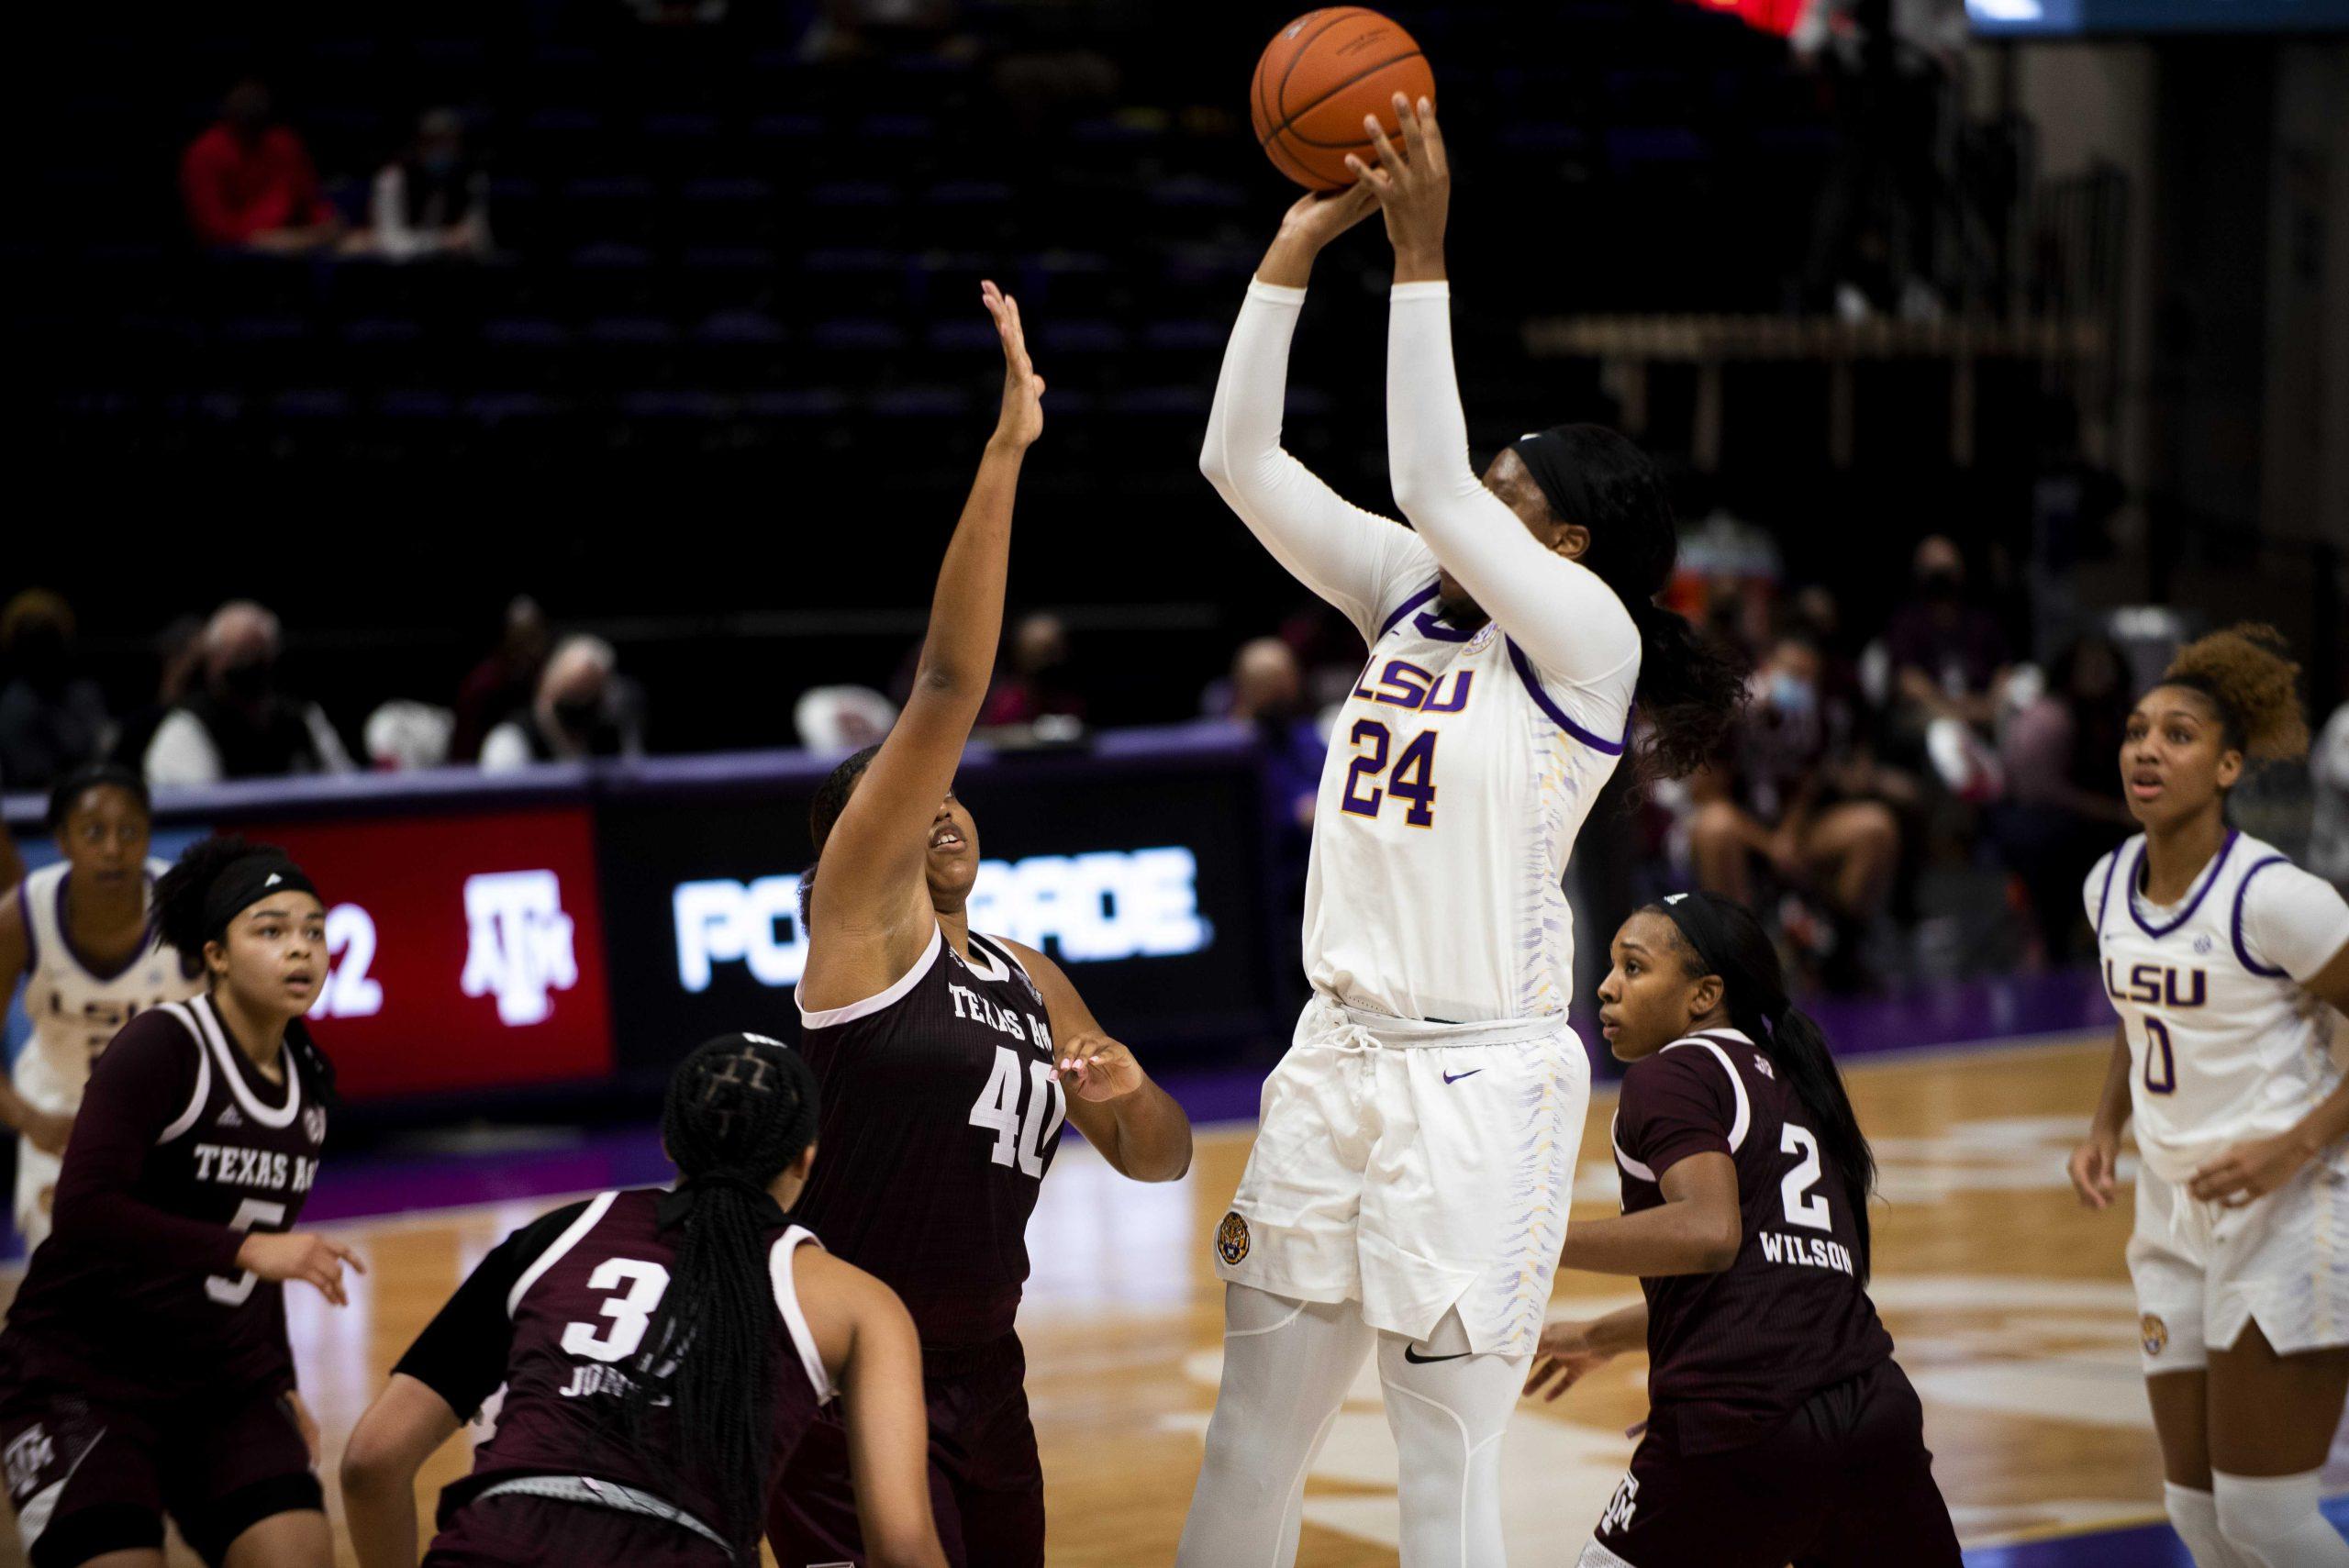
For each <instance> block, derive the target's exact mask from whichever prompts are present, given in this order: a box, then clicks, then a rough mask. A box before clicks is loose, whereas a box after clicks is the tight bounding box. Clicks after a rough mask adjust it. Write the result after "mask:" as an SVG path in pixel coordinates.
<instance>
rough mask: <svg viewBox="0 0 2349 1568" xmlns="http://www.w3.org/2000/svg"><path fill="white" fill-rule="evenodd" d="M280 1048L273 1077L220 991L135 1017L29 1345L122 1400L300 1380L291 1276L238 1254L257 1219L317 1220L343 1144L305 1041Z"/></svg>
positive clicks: (70, 1166) (24, 1338) (110, 1074)
mask: <svg viewBox="0 0 2349 1568" xmlns="http://www.w3.org/2000/svg"><path fill="white" fill-rule="evenodd" d="M304 1027H305V1026H304V1024H303V1023H302V1021H301V1020H300V1019H298V1018H297V1019H295V1020H294V1022H293V1023H292V1024H290V1025H289V1026H288V1030H289V1032H292V1031H295V1030H300V1029H303V1028H304ZM279 1061H280V1062H282V1063H283V1065H284V1082H283V1083H277V1084H273V1083H271V1082H270V1081H269V1080H268V1079H267V1078H265V1077H263V1076H262V1073H261V1071H260V1069H258V1068H257V1067H255V1066H254V1065H253V1062H252V1060H251V1058H250V1057H248V1056H247V1055H246V1054H245V1052H244V1051H243V1049H242V1048H241V1047H239V1045H238V1044H237V1043H236V1042H235V1041H234V1040H231V1039H230V1038H229V1036H228V1031H227V1029H225V1028H224V1027H223V1025H222V1022H221V1019H220V1016H219V1014H218V1013H217V1011H216V1010H215V1009H214V1007H213V1006H212V1002H211V999H210V998H209V997H207V996H198V997H196V998H195V999H194V1000H193V1001H188V1002H174V1003H171V1004H169V1005H167V1006H161V1007H158V1008H155V1009H154V1010H152V1011H150V1012H145V1013H141V1014H140V1015H139V1016H138V1017H137V1018H133V1019H131V1021H130V1022H129V1023H128V1024H127V1025H125V1026H124V1027H123V1030H122V1032H121V1033H120V1034H118V1035H117V1036H116V1037H115V1039H114V1043H113V1044H111V1045H109V1046H108V1047H107V1048H106V1051H104V1052H103V1053H102V1054H101V1055H100V1056H99V1057H98V1060H97V1062H96V1065H95V1067H94V1068H93V1069H92V1070H91V1073H90V1083H89V1086H88V1088H87V1089H86V1090H85V1091H84V1092H83V1097H82V1108H81V1111H80V1113H79V1114H78V1115H77V1116H76V1117H75V1118H74V1121H73V1136H72V1141H71V1142H70V1143H68V1144H67V1146H66V1151H65V1168H64V1173H63V1175H62V1176H61V1178H60V1180H59V1182H58V1188H57V1204H56V1210H55V1214H56V1229H54V1230H53V1231H52V1232H51V1233H50V1238H49V1240H46V1241H44V1242H43V1243H42V1244H41V1246H40V1248H39V1251H35V1252H34V1253H33V1257H32V1262H31V1265H30V1267H29V1268H28V1270H27V1272H26V1274H25V1281H24V1284H23V1285H22V1287H20V1288H19V1289H18V1291H17V1299H16V1302H15V1304H14V1305H13V1306H11V1307H9V1309H8V1329H7V1333H6V1339H7V1340H8V1341H10V1342H11V1344H12V1345H14V1346H16V1347H17V1348H19V1349H22V1350H24V1351H28V1352H29V1353H30V1355H31V1358H32V1360H33V1361H34V1362H35V1363H36V1364H38V1365H39V1366H41V1367H44V1368H50V1369H54V1370H56V1371H57V1372H58V1373H60V1375H64V1376H68V1377H69V1378H71V1379H72V1380H73V1381H76V1382H78V1383H80V1384H81V1385H83V1387H84V1388H86V1389H88V1390H89V1391H91V1392H92V1393H94V1394H95V1395H97V1396H100V1397H105V1398H121V1399H148V1398H173V1397H176V1396H181V1395H184V1394H193V1393H199V1392H203V1391H206V1390H209V1389H217V1388H234V1389H238V1390H240V1391H242V1392H245V1393H250V1392H251V1391H252V1390H253V1389H256V1388H261V1389H268V1388H271V1387H277V1388H290V1387H292V1386H293V1385H294V1369H293V1360H292V1357H291V1355H290V1353H289V1352H288V1351H287V1349H286V1341H285V1309H284V1294H283V1293H284V1286H283V1285H280V1284H275V1283H273V1282H272V1281H268V1280H262V1279H258V1278H256V1277H255V1276H254V1275H252V1274H250V1273H246V1272H244V1271H243V1270H240V1269H239V1268H238V1267H237V1262H236V1258H237V1251H238V1249H239V1247H240V1246H241V1245H242V1244H243V1241H244V1232H246V1231H248V1230H264V1231H285V1230H291V1229H294V1227H295V1224H296V1223H297V1222H298V1221H299V1220H300V1218H301V1216H302V1206H303V1204H304V1202H305V1201H306V1199H307V1198H308V1196H309V1193H310V1187H311V1184H312V1183H313V1182H315V1181H316V1180H317V1171H318V1154H319V1151H320V1149H321V1148H322V1147H323V1145H324V1144H325V1142H326V1134H327V1113H326V1109H325V1106H323V1105H321V1104H320V1085H319V1084H318V1083H317V1081H316V1079H315V1078H314V1076H313V1074H312V1070H311V1068H310V1067H309V1065H308V1064H307V1062H306V1058H305V1055H304V1053H303V1052H302V1051H295V1050H293V1049H291V1048H290V1046H289V1049H287V1050H286V1051H284V1054H283V1055H282V1056H281V1057H280V1058H279Z"/></svg>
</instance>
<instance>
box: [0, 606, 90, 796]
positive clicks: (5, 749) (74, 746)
mask: <svg viewBox="0 0 2349 1568" xmlns="http://www.w3.org/2000/svg"><path fill="white" fill-rule="evenodd" d="M0 661H5V662H6V670H7V673H8V684H6V686H5V687H0V779H6V780H7V781H8V787H9V788H10V789H47V788H48V787H49V786H50V784H53V783H54V782H56V781H57V780H58V779H60V778H62V777H63V776H64V775H65V774H67V773H72V771H73V770H74V769H75V768H78V767H80V766H81V765H82V764H83V763H84V762H95V761H97V759H98V758H99V757H100V755H102V754H103V753H104V752H105V751H106V742H107V740H109V739H111V737H112V733H113V729H114V722H113V720H112V719H110V718H108V717H106V697H105V696H104V695H102V694H101V693H100V692H99V690H98V684H97V683H96V682H95V681H93V680H91V679H90V678H89V677H88V676H86V675H84V674H83V673H82V670H81V663H80V660H79V659H78V657H77V656H76V651H75V648H74V639H73V608H72V606H70V605H68V604H67V603H66V602H65V601H64V600H63V599H61V598H60V597H58V596H57V595H55V594H52V593H50V592H49V591H48V590H47V589H45V588H28V589H26V590H25V591H24V592H23V593H21V594H18V595H17V596H16V597H15V598H13V599H10V600H9V601H8V603H7V605H6V606H5V607H0Z"/></svg>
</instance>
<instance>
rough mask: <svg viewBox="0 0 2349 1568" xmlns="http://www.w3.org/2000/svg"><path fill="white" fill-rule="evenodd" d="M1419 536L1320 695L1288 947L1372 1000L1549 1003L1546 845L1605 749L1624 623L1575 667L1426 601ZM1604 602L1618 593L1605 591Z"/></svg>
mask: <svg viewBox="0 0 2349 1568" xmlns="http://www.w3.org/2000/svg"><path fill="white" fill-rule="evenodd" d="M1434 579H1435V562H1434V559H1433V557H1432V556H1431V555H1429V554H1428V552H1427V549H1426V547H1425V546H1424V545H1418V544H1417V543H1416V541H1414V548H1413V549H1411V550H1408V551H1404V552H1401V559H1400V560H1399V561H1397V562H1396V566H1395V570H1393V571H1392V572H1390V573H1388V574H1387V581H1388V584H1389V586H1388V587H1387V588H1386V590H1385V591H1386V594H1387V595H1389V601H1388V604H1387V606H1386V611H1385V614H1384V617H1383V620H1384V624H1383V625H1370V624H1367V623H1365V624H1364V626H1363V628H1362V629H1363V631H1364V635H1365V637H1366V638H1367V639H1368V640H1369V642H1370V662H1368V664H1366V665H1365V666H1364V670H1363V673H1362V676H1361V678H1360V679H1359V680H1357V681H1356V682H1355V683H1354V689H1353V694H1352V695H1350V696H1349V697H1348V698H1347V699H1346V702H1345V704H1344V706H1342V707H1341V708H1340V710H1339V714H1338V721H1337V725H1336V728H1334V729H1333V730H1332V731H1331V732H1330V754H1329V759H1328V761H1327V762H1325V763H1324V764H1323V767H1322V771H1321V788H1320V794H1319V797H1318V799H1317V801H1316V803H1315V807H1314V818H1313V853H1312V862H1311V865H1310V868H1309V870H1308V873H1307V881H1306V894H1305V965H1306V973H1307V976H1308V979H1310V980H1311V981H1312V983H1313V987H1314V989H1315V990H1317V991H1319V992H1320V993H1321V994H1322V995H1327V996H1330V997H1332V998H1334V999H1335V1000H1336V1001H1338V1002H1339V1003H1340V1004H1341V1005H1343V1006H1349V1007H1353V1008H1357V1009H1360V1010H1362V1011H1364V1012H1370V1013H1381V1014H1385V1015H1386V1016H1387V1017H1389V1018H1421V1019H1428V1020H1432V1021H1441V1022H1448V1023H1475V1022H1487V1021H1492V1020H1497V1019H1510V1018H1543V1017H1548V1016H1551V1015H1559V1016H1563V1015H1564V1013H1565V1011H1566V1006H1567V1003H1568V1002H1569V1001H1570V1000H1571V999H1572V995H1573V991H1574V917H1573V915H1572V913H1571V912H1570V911H1569V909H1568V908H1567V906H1566V895H1565V893H1564V878H1565V873H1566V858H1567V856H1568V854H1569V853H1570V852H1571V851H1573V849H1574V843H1575V835H1576V834H1577V833H1579V832H1580V831H1581V830H1582V825H1583V819H1584V818H1585V817H1587V816H1589V814H1590V807H1591V803H1592V802H1593V801H1594V800H1595V799H1596V798H1597V797H1598V791H1599V787H1600V786H1601V785H1603V784H1606V782H1607V778H1608V775H1609V773H1613V772H1614V771H1615V764H1616V762H1618V761H1619V760H1620V757H1621V755H1622V752H1623V746H1624V742H1625V740H1626V739H1627V735H1626V731H1627V730H1628V729H1629V728H1630V715H1631V689H1632V685H1633V684H1634V683H1635V682H1636V681H1637V679H1638V676H1639V664H1640V661H1639V654H1638V651H1637V649H1638V639H1637V637H1636V635H1635V634H1633V633H1631V631H1630V630H1629V626H1630V621H1629V617H1623V621H1624V625H1623V627H1622V628H1595V631H1596V629H1608V630H1620V632H1621V634H1622V636H1621V640H1623V641H1624V643H1625V645H1626V646H1627V647H1628V648H1629V649H1630V650H1631V652H1630V653H1629V656H1628V658H1627V659H1626V660H1625V661H1624V662H1622V663H1621V664H1620V666H1619V667H1618V668H1616V669H1615V670H1614V671H1613V672H1612V673H1609V675H1607V676H1606V677H1604V678H1602V679H1599V680H1597V681H1593V682H1589V683H1584V684H1575V683H1570V682H1566V681H1564V680H1561V679H1558V678H1557V677H1555V676H1554V675H1551V674H1546V673H1543V672H1542V671H1540V670H1538V669H1537V668H1536V667H1535V666H1534V664H1533V663H1532V662H1531V659H1530V658H1529V657H1528V656H1527V655H1526V654H1525V652H1524V651H1522V650H1521V649H1520V648H1519V646H1518V645H1517V644H1516V643H1515V642H1514V641H1512V640H1511V639H1509V638H1508V636H1507V635H1506V634H1505V633H1504V632H1503V631H1502V630H1501V628H1499V627H1497V626H1494V625H1491V624H1487V625H1486V626H1484V627H1482V628H1477V629H1475V630H1469V631H1464V630H1461V629H1460V628H1455V627H1453V625H1451V624H1450V623H1449V622H1448V621H1446V620H1445V619H1444V618H1443V617H1442V613H1441V611H1440V610H1439V608H1438V606H1437V600H1436V595H1437V586H1436V584H1435V581H1434ZM1616 613H1617V614H1618V615H1619V616H1620V615H1621V611H1620V606H1617V608H1616Z"/></svg>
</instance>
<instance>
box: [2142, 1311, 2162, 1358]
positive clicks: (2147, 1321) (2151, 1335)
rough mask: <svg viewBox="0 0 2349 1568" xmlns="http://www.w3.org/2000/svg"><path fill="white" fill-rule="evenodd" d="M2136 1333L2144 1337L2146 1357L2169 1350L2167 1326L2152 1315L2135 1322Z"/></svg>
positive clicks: (2146, 1315) (2147, 1314) (2149, 1314)
mask: <svg viewBox="0 0 2349 1568" xmlns="http://www.w3.org/2000/svg"><path fill="white" fill-rule="evenodd" d="M2137 1331H2138V1332H2139V1333H2140V1334H2142V1335H2143V1336H2144V1340H2145V1353H2146V1354H2147V1355H2149V1356H2157V1355H2159V1354H2161V1353H2162V1351H2165V1350H2167V1349H2168V1348H2169V1325H2168V1324H2166V1323H2165V1322H2163V1321H2162V1320H2161V1319H2160V1318H2156V1317H2154V1315H2153V1314H2152V1313H2150V1312H2148V1313H2146V1314H2145V1315H2144V1316H2143V1318H2139V1319H2138V1320H2137Z"/></svg>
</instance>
